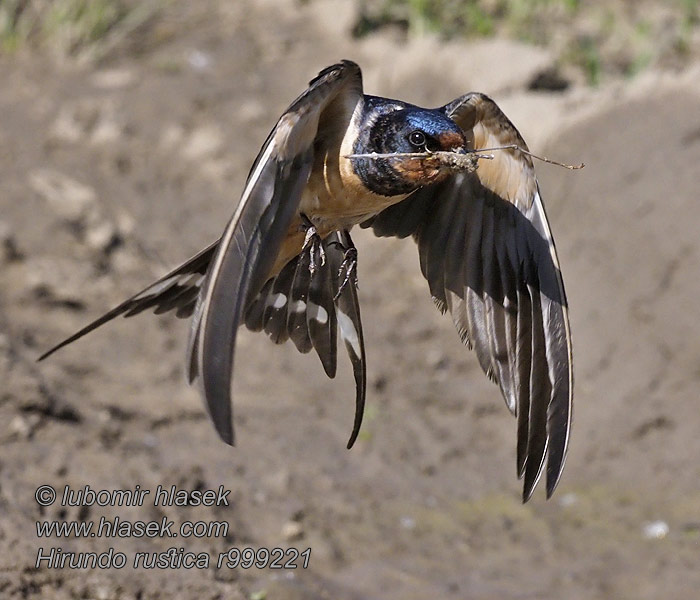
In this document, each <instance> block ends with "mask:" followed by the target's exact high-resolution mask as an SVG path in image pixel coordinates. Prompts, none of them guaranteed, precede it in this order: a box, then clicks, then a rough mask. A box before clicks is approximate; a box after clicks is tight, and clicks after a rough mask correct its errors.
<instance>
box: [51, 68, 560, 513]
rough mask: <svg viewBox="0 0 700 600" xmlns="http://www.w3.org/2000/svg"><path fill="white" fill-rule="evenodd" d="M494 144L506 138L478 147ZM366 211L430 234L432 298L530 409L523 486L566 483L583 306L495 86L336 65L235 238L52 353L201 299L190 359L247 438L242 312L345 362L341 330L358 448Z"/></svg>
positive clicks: (384, 227) (273, 148)
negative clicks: (398, 80) (442, 101)
mask: <svg viewBox="0 0 700 600" xmlns="http://www.w3.org/2000/svg"><path fill="white" fill-rule="evenodd" d="M491 147H507V148H505V149H503V150H501V151H498V152H493V153H492V154H491V155H490V156H486V157H485V156H482V155H480V154H478V151H479V149H483V148H491ZM445 155H451V156H455V157H459V156H463V157H464V158H465V160H466V159H469V160H471V161H472V163H473V168H464V161H460V160H455V161H446V160H440V157H444V156H445ZM470 157H471V158H470ZM467 162H468V160H467ZM354 225H361V226H362V227H366V228H371V229H372V230H373V231H374V233H375V234H376V235H378V236H396V237H399V238H404V237H408V236H413V238H414V239H415V240H416V242H417V245H418V253H419V257H420V268H421V271H422V273H423V275H424V276H425V278H426V279H427V281H428V286H429V289H430V293H431V295H432V297H433V300H434V301H435V303H436V305H437V307H438V308H439V309H440V311H442V312H443V313H445V312H447V311H449V312H450V314H451V316H452V320H453V321H454V324H455V326H456V328H457V330H458V332H459V335H460V337H461V339H462V341H463V342H464V343H465V344H466V345H467V346H468V347H470V348H473V349H474V350H475V351H476V354H477V357H478V360H479V363H480V365H481V367H482V369H483V370H484V371H485V373H486V374H487V375H488V377H489V378H491V379H492V380H493V381H495V382H496V383H497V384H498V385H499V386H500V389H501V392H502V394H503V397H504V398H505V401H506V404H507V406H508V408H509V409H510V411H511V412H512V413H513V414H514V415H515V416H516V417H517V475H518V477H519V478H522V479H524V486H523V501H527V500H528V499H529V498H530V496H531V494H532V492H533V490H534V488H535V485H536V484H537V482H538V480H539V478H540V476H541V474H542V473H543V472H546V480H547V485H546V491H547V497H550V496H551V494H552V493H553V491H554V489H555V487H556V485H557V483H558V481H559V478H560V476H561V472H562V469H563V466H564V461H565V458H566V453H567V447H568V440H569V431H570V426H571V413H572V398H573V395H572V394H573V387H572V384H573V375H572V355H571V338H570V333H569V322H568V308H567V302H566V296H565V292H564V286H563V282H562V278H561V274H560V269H559V262H558V259H557V255H556V251H555V247H554V241H553V238H552V235H551V232H550V228H549V224H548V222H547V218H546V215H545V211H544V206H543V204H542V199H541V197H540V190H539V186H538V183H537V180H536V178H535V172H534V167H533V163H532V160H531V155H530V154H529V152H528V150H527V146H526V144H525V141H524V140H523V139H522V137H521V136H520V134H519V133H518V131H517V129H516V128H515V127H514V126H513V124H512V123H511V122H510V121H509V120H508V118H507V117H506V116H505V115H504V114H503V112H501V110H500V109H499V107H498V106H497V105H496V104H495V103H494V102H493V100H491V99H490V98H488V97H487V96H485V95H484V94H480V93H468V94H466V95H464V96H461V97H460V98H457V99H456V100H454V101H452V102H450V103H449V104H446V105H445V106H442V107H440V108H437V109H424V108H420V107H417V106H414V105H411V104H408V103H406V102H401V101H399V100H390V99H387V98H380V97H376V96H368V95H365V94H364V93H363V89H362V75H361V71H360V68H359V67H358V66H357V65H356V64H355V63H353V62H350V61H347V60H345V61H342V62H341V63H339V64H336V65H333V66H331V67H328V68H326V69H324V70H323V71H321V72H320V73H319V75H318V76H317V77H316V78H314V79H313V80H312V81H311V82H310V83H309V86H308V88H307V89H306V91H304V92H303V93H302V94H301V95H300V96H299V97H298V98H297V99H296V100H294V102H292V104H291V105H290V106H289V108H288V109H287V110H286V111H284V113H283V114H282V116H281V117H280V118H279V120H278V121H277V124H276V125H275V127H274V128H273V129H272V131H271V132H270V134H269V135H268V137H267V139H266V140H265V143H264V144H263V145H262V148H261V150H260V153H259V154H258V156H257V158H256V159H255V162H254V163H253V166H252V168H251V170H250V173H249V175H248V178H247V180H246V183H245V186H244V188H243V193H242V195H241V199H240V202H239V203H238V205H237V207H236V209H235V212H234V214H233V216H232V217H231V220H230V221H229V222H228V224H227V226H226V229H225V230H224V232H223V235H222V236H221V238H220V239H219V240H217V241H216V242H214V243H213V244H211V245H210V246H209V247H207V248H206V249H204V250H203V251H201V252H200V253H199V254H197V255H196V256H194V257H193V258H191V259H190V260H188V261H187V262H185V263H184V264H183V265H182V266H180V267H178V268H177V269H175V270H174V271H172V272H170V273H168V274H167V275H165V276H164V277H162V278H161V279H159V280H158V281H156V282H155V283H153V284H152V285H150V286H148V287H147V288H146V289H144V290H143V291H141V292H139V293H138V294H136V295H135V296H133V297H131V298H129V299H128V300H126V301H125V302H123V303H122V304H120V305H119V306H117V307H116V308H114V309H113V310H111V311H109V312H108V313H106V314H105V315H104V316H102V317H100V318H99V319H97V320H96V321H94V322H92V323H90V324H89V325H87V326H86V327H85V328H83V329H81V330H80V331H78V332H77V333H75V334H74V335H72V336H71V337H69V338H68V339H66V340H64V341H63V342H61V343H60V344H58V345H57V346H55V347H54V348H52V349H51V350H49V351H48V352H46V353H45V354H44V355H43V356H42V357H41V358H40V360H41V359H44V358H46V357H47V356H49V355H50V354H52V353H53V352H55V351H56V350H58V349H59V348H61V347H63V346H65V345H66V344H69V343H70V342H73V341H75V340H76V339H78V338H80V337H82V336H83V335H85V334H86V333H88V332H90V331H92V330H93V329H95V328H96V327H98V326H100V325H102V324H104V323H106V322H107V321H109V320H111V319H113V318H114V317H116V316H118V315H124V316H126V317H129V316H131V315H134V314H136V313H139V312H141V311H143V310H145V309H148V308H152V307H154V308H155V312H156V313H164V312H167V311H171V310H174V311H176V312H175V314H176V315H177V316H178V317H190V316H191V317H192V326H191V331H190V339H189V343H188V358H187V377H188V380H189V382H190V383H192V382H193V381H195V380H198V381H199V385H200V388H201V392H202V395H203V397H204V400H205V404H206V406H207V407H208V411H209V414H210V416H211V418H212V421H213V423H214V426H215V427H216V430H217V432H218V434H219V435H220V437H221V438H222V439H223V440H224V441H225V442H226V443H228V444H233V440H234V435H233V425H232V402H231V382H232V376H233V364H234V350H235V342H236V332H237V330H238V328H239V326H240V325H241V324H245V325H246V326H247V327H248V328H249V329H251V330H254V331H261V330H264V331H265V332H266V333H267V334H268V336H269V337H270V338H271V339H272V340H273V341H274V342H276V343H282V342H284V341H286V340H288V339H291V340H292V341H293V343H294V344H295V345H296V347H297V348H298V350H300V351H301V352H309V351H310V350H311V349H312V348H313V349H315V350H316V352H317V354H318V356H319V357H320V359H321V363H322V366H323V368H324V370H325V372H326V374H327V375H328V376H329V377H334V376H335V372H336V359H337V357H336V352H337V349H336V347H337V337H338V335H340V338H341V339H342V340H343V342H344V345H345V347H346V350H347V352H348V353H349V356H350V359H351V363H352V366H353V372H354V377H355V382H356V412H355V422H354V427H353V431H352V434H351V437H350V441H349V443H348V448H350V447H351V446H352V444H353V442H354V441H355V439H356V437H357V434H358V432H359V429H360V425H361V421H362V414H363V409H364V401H365V388H366V367H365V348H364V339H363V334H362V323H361V319H360V309H359V303H358V295H357V280H356V264H357V252H356V249H355V247H354V245H353V243H352V240H351V238H350V233H349V231H350V229H351V228H352V227H353V226H354ZM545 462H546V468H545Z"/></svg>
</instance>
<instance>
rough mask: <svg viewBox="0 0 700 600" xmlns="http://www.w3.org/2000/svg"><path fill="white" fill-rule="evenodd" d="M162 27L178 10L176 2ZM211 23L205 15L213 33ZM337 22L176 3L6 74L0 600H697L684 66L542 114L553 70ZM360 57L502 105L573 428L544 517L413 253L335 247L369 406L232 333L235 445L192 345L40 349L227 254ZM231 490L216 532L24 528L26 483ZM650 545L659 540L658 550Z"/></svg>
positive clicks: (341, 14)
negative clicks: (282, 133) (138, 557)
mask: <svg viewBox="0 0 700 600" xmlns="http://www.w3.org/2000/svg"><path fill="white" fill-rule="evenodd" d="M177 6H179V5H177ZM221 6H226V7H227V8H225V9H223V8H221ZM350 18H351V15H350V14H349V11H348V9H347V8H346V6H345V4H344V3H343V2H325V1H324V2H316V3H313V4H312V5H307V6H305V7H304V8H301V9H300V8H298V7H297V6H296V4H295V3H291V2H284V3H276V2H272V1H270V2H255V3H254V2H252V1H250V2H249V1H245V2H238V3H235V4H234V3H223V4H222V5H219V3H215V2H208V3H202V4H201V5H200V4H198V5H197V8H190V9H187V10H185V9H182V8H173V12H172V14H170V15H168V19H166V20H165V21H164V24H163V25H162V28H164V31H166V33H167V34H168V35H164V36H163V37H164V40H165V41H163V42H162V43H160V44H158V45H156V46H155V47H153V48H150V49H148V50H147V51H146V52H145V54H144V55H142V56H141V57H139V58H138V59H135V58H133V57H131V58H130V57H125V58H123V59H119V60H117V61H116V62H114V63H111V64H110V65H109V66H108V67H104V68H101V69H86V68H78V67H75V66H56V65H55V64H54V63H51V62H48V61H38V60H35V59H29V58H24V57H22V56H20V57H18V58H16V59H14V60H12V61H10V60H7V59H5V60H4V61H0V81H3V86H2V90H1V91H0V381H1V382H2V383H0V446H1V448H2V449H1V451H0V514H1V515H2V517H0V594H1V595H2V597H3V598H67V599H68V598H98V599H104V600H111V599H122V598H124V599H127V598H128V599H132V598H133V599H136V598H231V599H234V600H235V599H251V598H258V599H262V598H267V599H274V600H277V599H280V600H292V599H294V600H296V599H312V600H313V599H329V598H332V599H338V600H341V599H342V600H346V599H347V600H355V599H370V598H371V599H374V598H378V599H379V598H381V599H385V600H399V599H403V600H414V599H415V600H417V599H424V598H469V599H472V598H474V599H479V600H492V599H493V600H495V599H499V600H505V599H519V600H520V599H543V598H552V599H560V598H566V599H567V600H578V599H584V598H585V599H591V598H601V599H603V598H606V599H616V600H625V599H630V600H632V599H634V600H646V599H649V600H651V599H657V598H660V597H663V598H679V599H686V598H693V597H697V589H698V588H699V587H700V569H699V568H698V567H699V566H700V483H699V482H700V461H698V457H700V436H698V431H700V411H698V400H699V398H698V392H697V388H698V385H699V384H700V318H699V317H700V309H699V308H698V301H697V298H698V297H700V279H698V273H700V238H699V237H698V232H699V231H700V215H699V213H698V208H697V202H698V191H697V190H698V183H700V172H699V171H698V166H697V165H698V164H700V109H699V108H698V107H699V106H700V65H696V66H695V67H694V68H691V69H690V70H689V71H687V72H684V73H679V74H668V73H649V74H646V75H644V76H642V77H640V78H639V79H637V80H635V81H634V82H632V83H624V84H623V83H619V84H614V85H609V86H607V87H605V88H603V89H599V90H585V89H578V88H574V89H573V90H569V91H567V92H566V93H565V94H547V93H533V92H528V91H527V83H528V82H529V81H530V80H531V78H532V77H533V76H534V75H535V74H537V73H538V72H539V71H540V70H542V69H543V68H545V67H547V66H548V65H549V64H550V62H551V57H549V56H548V55H547V53H546V52H545V51H543V50H537V49H532V48H529V47H522V46H518V45H514V44H511V43H505V42H480V43H477V44H473V45H468V44H463V43H451V44H449V45H440V44H437V43H435V42H430V41H423V42H415V43H412V44H411V45H401V44H400V43H398V42H396V41H394V40H392V38H391V35H382V36H375V37H370V38H367V39H366V40H364V41H362V42H361V43H359V42H355V41H352V40H351V39H350V38H349V37H348V36H347V28H348V23H349V21H350ZM343 57H346V58H353V59H355V60H356V61H358V62H359V63H360V64H361V66H362V67H363V69H364V75H365V90H366V91H367V92H369V93H376V94H380V95H387V96H395V97H400V98H402V99H404V100H408V101H412V102H415V103H419V104H427V105H439V104H443V103H445V102H447V101H449V100H451V99H452V98H454V97H456V96H458V95H459V94H461V93H464V92H466V91H468V90H472V89H475V90H480V91H484V92H487V93H489V94H491V95H492V96H494V98H495V99H496V100H497V101H498V102H499V103H500V104H501V106H502V107H503V108H504V110H505V111H506V112H507V113H508V114H509V116H510V117H511V118H512V119H513V121H514V122H515V123H516V125H517V126H518V127H519V128H520V130H521V132H522V133H523V135H524V136H525V138H526V139H527V140H528V142H529V144H530V146H531V148H533V149H536V150H538V151H542V152H544V153H546V154H548V155H551V156H554V157H556V158H558V159H560V160H565V161H571V162H579V161H584V162H585V163H586V165H587V166H586V168H585V170H583V171H580V172H569V171H565V170H563V169H559V168H555V167H550V166H546V165H538V173H539V178H540V183H541V186H542V190H543V194H544V197H545V202H546V203H547V207H548V210H549V216H550V220H551V224H552V229H553V231H554V234H555V237H556V240H557V244H558V249H559V253H560V257H561V262H562V270H563V273H564V277H565V282H566V285H567V291H568V295H569V301H570V307H571V319H572V330H573V336H574V344H575V346H574V355H575V371H576V407H575V422H574V433H573V439H572V444H571V450H570V456H569V461H568V464H567V468H566V471H565V474H564V477H563V479H562V482H561V485H560V486H559V489H558V490H557V492H556V495H555V496H554V498H553V499H552V500H551V501H549V502H546V501H545V500H544V494H543V492H542V491H538V492H537V493H536V494H535V496H534V497H533V499H532V500H531V501H530V502H529V503H528V504H527V505H525V506H523V505H521V503H520V485H519V483H518V482H517V480H516V478H515V421H514V419H512V418H511V417H510V415H509V414H508V412H507V410H506V408H505V407H504V405H503V402H502V400H501V399H500V396H499V393H498V391H497V389H496V388H495V387H494V386H493V385H491V384H490V383H489V382H488V381H487V380H486V378H485V377H484V376H483V375H482V373H481V371H480V369H479V367H478V364H477V361H476V359H475V357H474V356H473V355H471V354H470V353H469V352H468V351H467V350H466V349H464V348H463V347H461V346H460V344H459V342H458V338H457V335H456V334H455V332H454V331H453V328H452V325H451V323H450V322H449V319H447V318H443V317H441V316H440V315H439V314H438V313H437V311H435V309H434V308H433V306H432V303H431V301H430V298H429V294H428V292H427V286H426V284H425V282H424V281H423V280H422V277H421V275H420V271H419V268H418V261H417V253H416V250H415V247H414V245H413V243H412V242H410V241H408V240H404V241H388V240H377V239H373V238H372V237H371V236H370V235H367V233H366V232H362V233H358V234H357V235H356V240H355V241H356V243H357V245H358V248H359V252H360V272H359V275H360V294H361V301H362V307H363V318H364V324H365V331H366V344H367V351H368V361H369V363H368V364H369V373H368V376H369V390H368V392H369V394H368V395H369V399H368V407H367V413H366V415H365V423H364V426H363V431H362V434H361V437H360V439H359V441H358V443H357V444H356V447H355V448H354V449H353V450H352V451H350V452H348V451H347V450H345V443H346V440H347V436H348V435H349V432H350V426H351V420H352V411H353V397H354V387H353V383H352V377H351V374H350V372H349V368H347V366H346V367H345V368H344V369H341V372H340V373H339V375H338V377H337V379H335V380H334V381H330V380H327V379H326V378H325V377H324V376H323V372H322V369H321V367H320V364H319V363H318V360H317V359H315V358H314V357H313V356H310V355H309V356H300V355H298V354H297V353H296V352H295V351H294V349H293V347H291V346H288V345H285V346H282V347H275V346H273V345H272V344H270V343H269V342H268V341H267V340H266V339H265V338H264V337H263V336H260V335H252V334H247V333H245V334H242V335H241V337H240V340H239V348H240V350H239V353H238V358H237V364H236V367H237V370H236V378H235V409H236V425H237V434H238V445H237V447H236V448H235V449H231V448H229V447H227V446H226V445H224V444H223V443H221V442H220V441H219V440H218V439H217V438H216V436H215V434H214V431H213V429H212V427H211V425H210V423H209V421H208V419H207V418H206V415H205V413H204V409H203V406H202V405H201V402H200V399H199V398H198V396H197V394H196V393H195V391H194V390H193V389H190V388H188V387H187V386H186V385H185V383H184V378H183V366H182V358H183V354H184V346H185V340H186V335H187V323H186V322H183V321H178V320H176V319H175V318H173V317H171V316H166V317H152V316H141V317H138V318H135V319H130V320H127V321H123V320H120V321H119V322H115V323H112V324H110V325H109V326H108V327H105V328H104V329H102V330H100V331H98V332H96V333H94V334H92V335H90V336H89V337H88V338H86V339H84V340H82V341H81V342H80V343H79V344H76V345H75V346H72V347H70V348H68V349H66V350H64V351H62V352H61V353H60V354H58V355H56V356H55V357H54V358H52V359H51V360H50V361H47V362H46V363H41V364H36V363H35V359H36V357H37V356H38V355H39V354H40V352H41V351H42V350H44V349H46V348H47V347H48V346H50V345H51V344H53V343H55V342H56V341H57V340H59V339H61V338H62V337H65V336H66V335H68V334H69V333H71V332H73V331H74V330H75V329H77V328H78V327H80V326H81V325H83V324H85V323H86V322H87V321H88V320H90V319H92V318H94V317H96V316H98V315H99V314H101V313H102V312H103V311H105V310H106V309H107V308H109V307H111V306H112V305H114V304H115V303H116V302H117V301H119V300H121V299H122V298H123V297H126V296H128V295H131V294H132V293H134V292H135V291H137V290H138V289H140V287H141V286H143V285H146V284H147V283H149V282H150V280H151V279H152V278H153V277H154V276H155V275H158V274H161V273H163V272H165V271H166V270H167V269H168V268H169V267H172V266H174V265H176V264H178V263H179V262H180V261H182V260H183V259H185V258H187V257H188V256H190V255H191V254H192V253H194V252H195V251H196V250H198V249H199V248H201V247H203V246H204V245H205V244H207V243H208V242H210V241H211V240H213V239H214V238H215V237H216V236H218V235H219V234H220V232H221V230H222V229H223V226H224V224H225V222H226V221H227V219H228V217H229V215H230V213H231V211H232V207H233V206H234V205H235V202H236V201H237V197H238V194H239V193H240V189H241V185H242V182H243V178H244V177H245V174H246V172H247V170H248V168H249V165H250V163H251V161H252V159H253V157H254V155H255V154H256V152H257V149H258V148H259V146H260V143H261V142H262V140H263V139H264V137H265V135H266V133H267V131H268V130H269V128H270V127H271V126H272V124H273V123H274V121H275V118H276V117H277V115H278V114H279V113H280V111H281V110H282V109H283V108H284V107H285V106H286V104H287V103H288V102H289V101H290V100H291V99H292V98H294V96H295V95H296V94H297V93H298V92H299V91H300V90H302V89H303V88H304V86H305V84H306V81H307V80H308V79H309V78H310V77H311V76H313V75H314V74H315V73H316V72H317V71H318V70H319V69H320V68H322V67H324V66H326V65H327V64H331V63H332V62H334V61H336V60H337V59H339V58H343ZM42 484H50V485H52V486H54V487H55V488H56V489H58V490H59V492H60V491H61V490H62V489H63V487H64V486H65V485H69V486H71V487H73V488H75V489H79V488H82V487H83V486H85V485H89V486H90V487H91V488H93V489H96V490H99V489H110V490H111V489H116V488H123V489H133V488H134V487H135V485H137V484H138V485H140V486H141V487H142V488H143V489H150V490H155V489H156V487H157V486H158V485H162V486H164V487H168V488H169V487H170V486H171V485H176V486H178V487H179V488H181V489H187V490H192V489H199V490H204V489H218V488H219V486H221V485H223V486H224V487H225V488H226V489H230V490H231V492H230V495H229V497H228V498H229V506H215V507H201V506H200V507H194V506H186V507H174V506H173V507H168V508H160V507H154V506H153V504H152V502H148V501H147V502H145V503H144V505H143V506H141V507H138V506H137V507H97V506H93V507H87V508H86V507H83V508H80V507H65V508H62V507H60V506H58V505H57V504H56V505H53V506H51V507H47V508H41V507H39V506H38V505H37V503H36V502H35V501H34V493H35V490H36V488H37V487H38V486H39V485H42ZM102 516H105V517H107V518H110V519H111V518H114V517H115V516H119V517H120V518H122V519H129V520H132V521H133V520H144V521H148V520H153V519H156V520H160V519H161V518H163V517H167V519H172V520H173V521H174V522H176V523H178V524H179V523H182V522H183V521H185V520H192V521H195V520H203V521H212V520H215V521H226V522H227V523H229V532H228V535H227V536H226V537H207V538H202V539H191V538H189V539H187V540H185V539H182V538H181V539H179V540H175V541H173V540H172V539H158V538H156V539H147V538H134V537H131V538H128V537H127V538H104V537H95V538H91V539H75V538H70V539H57V538H55V537H54V538H50V539H43V540H40V539H38V538H37V535H36V525H35V522H36V521H37V520H47V519H48V520H53V519H57V520H67V521H70V520H79V521H84V522H91V521H95V522H96V521H99V519H100V517H102ZM655 534H656V535H655ZM171 546H173V547H176V548H180V547H182V548H185V549H186V550H188V551H193V552H207V553H209V554H210V555H211V556H213V557H216V556H218V553H220V552H224V551H226V550H228V549H229V548H231V547H240V548H243V547H246V546H250V547H254V548H258V547H268V548H272V547H275V546H279V547H283V548H287V547H296V548H299V549H300V550H303V549H305V548H311V559H310V563H309V568H308V569H306V570H301V569H297V570H296V571H274V570H270V569H264V570H256V569H250V570H242V569H227V568H222V569H216V568H213V566H210V568H208V569H201V570H198V569H189V570H188V569H184V568H180V569H153V570H144V569H138V570H134V569H132V568H130V567H126V568H124V569H122V570H117V569H111V570H110V569H106V570H99V569H95V570H90V569H88V570H70V569H63V570H56V569H47V568H45V567H44V568H41V569H38V570H37V569H35V568H34V563H35V561H36V556H37V551H38V549H39V548H40V547H44V548H46V549H48V548H50V547H54V548H58V547H60V548H62V549H63V550H64V551H83V552H86V551H94V552H104V551H106V550H107V549H108V548H110V547H111V548H114V549H115V551H120V552H123V553H125V554H126V555H127V556H129V557H133V555H134V554H135V553H136V552H160V551H164V550H167V549H168V548H170V547H171Z"/></svg>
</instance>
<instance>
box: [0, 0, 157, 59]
mask: <svg viewBox="0 0 700 600" xmlns="http://www.w3.org/2000/svg"><path fill="white" fill-rule="evenodd" d="M157 10H158V4H157V3H156V2H155V1H153V2H148V1H144V2H136V1H132V2H129V1H127V0H0V51H1V52H3V53H10V52H16V51H18V50H20V49H21V48H23V47H24V46H26V45H29V44H31V45H35V46H38V47H41V48H44V49H46V50H47V51H49V52H51V53H57V54H58V55H59V56H74V57H75V56H86V55H87V56H90V57H92V58H98V59H99V58H101V57H103V56H104V55H106V54H107V53H108V52H109V51H110V50H111V49H112V48H114V47H115V46H116V45H117V42H118V41H121V40H123V39H124V38H125V37H126V36H128V35H130V34H132V33H133V32H134V31H135V30H137V29H139V28H141V27H143V26H144V25H146V24H147V23H148V22H149V21H150V20H151V19H152V18H153V16H154V15H155V14H156V12H157Z"/></svg>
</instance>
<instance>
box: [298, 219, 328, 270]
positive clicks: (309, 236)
mask: <svg viewBox="0 0 700 600" xmlns="http://www.w3.org/2000/svg"><path fill="white" fill-rule="evenodd" d="M301 222H302V229H305V230H306V233H305V235H304V244H303V245H302V247H301V251H302V252H304V251H305V250H306V249H307V248H309V247H311V256H310V258H309V271H311V274H313V273H315V272H316V268H317V265H316V251H317V250H318V254H319V256H320V257H321V266H323V265H325V264H326V251H325V249H324V248H323V240H322V239H321V236H320V235H318V230H317V229H316V226H315V225H314V224H313V222H312V221H311V219H309V217H307V216H306V215H305V214H302V215H301Z"/></svg>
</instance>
